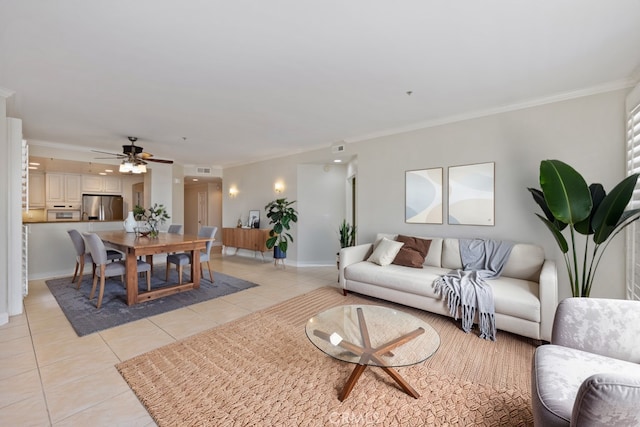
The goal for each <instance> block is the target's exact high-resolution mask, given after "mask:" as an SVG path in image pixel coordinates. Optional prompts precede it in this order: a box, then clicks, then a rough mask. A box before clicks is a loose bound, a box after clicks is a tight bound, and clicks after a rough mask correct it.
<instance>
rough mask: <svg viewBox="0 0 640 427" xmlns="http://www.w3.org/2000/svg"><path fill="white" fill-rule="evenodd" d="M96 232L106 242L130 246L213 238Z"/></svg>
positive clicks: (168, 234)
mask: <svg viewBox="0 0 640 427" xmlns="http://www.w3.org/2000/svg"><path fill="white" fill-rule="evenodd" d="M96 234H97V235H98V236H100V238H101V239H102V240H103V241H104V242H108V243H111V244H114V245H119V246H126V247H130V248H141V247H162V246H167V245H169V246H172V245H176V244H181V243H189V242H207V241H209V240H211V239H209V238H206V237H199V236H197V235H194V234H175V233H159V234H158V237H149V236H137V235H136V233H127V232H126V231H124V230H118V231H98V232H96Z"/></svg>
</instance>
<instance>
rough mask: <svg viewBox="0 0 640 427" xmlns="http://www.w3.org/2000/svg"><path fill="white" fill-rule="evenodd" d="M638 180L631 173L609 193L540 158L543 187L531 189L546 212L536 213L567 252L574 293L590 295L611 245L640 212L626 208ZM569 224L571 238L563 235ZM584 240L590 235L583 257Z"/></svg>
mask: <svg viewBox="0 0 640 427" xmlns="http://www.w3.org/2000/svg"><path fill="white" fill-rule="evenodd" d="M637 180H638V174H633V175H630V176H628V177H626V178H625V179H623V180H622V181H620V182H619V183H618V184H617V185H616V186H615V187H614V188H613V189H612V190H611V191H610V192H609V193H608V194H607V193H606V191H605V190H604V187H603V186H602V184H591V185H589V186H588V185H587V183H586V181H585V180H584V178H583V177H582V175H580V173H578V172H577V171H576V170H575V169H574V168H572V167H571V166H569V165H568V164H566V163H563V162H561V161H560V160H544V161H542V162H541V163H540V187H541V190H539V189H535V188H528V190H529V191H530V192H531V194H532V196H533V199H534V200H535V202H536V203H537V204H538V205H539V206H540V208H541V209H542V212H543V213H544V216H543V215H540V214H536V215H537V216H538V218H540V220H542V222H544V224H545V225H546V226H547V228H548V229H549V230H550V231H551V234H552V235H553V237H554V238H555V240H556V243H557V244H558V247H559V248H560V250H561V251H562V253H563V256H564V261H565V265H566V267H567V273H568V274H569V282H570V285H571V292H572V294H573V296H574V297H588V296H589V294H590V293H591V287H592V286H593V281H594V278H595V274H596V270H597V268H598V265H599V263H600V260H601V259H602V255H603V254H604V252H605V249H606V248H607V247H608V245H609V243H610V242H611V240H612V239H613V238H614V237H615V236H616V235H617V234H618V233H620V232H621V231H622V230H623V229H624V228H625V227H626V226H628V225H629V224H631V223H632V222H634V221H635V220H637V219H638V218H639V217H640V209H630V210H626V207H627V205H628V204H629V201H630V200H631V196H632V195H633V190H634V188H635V186H636V182H637ZM565 229H568V231H569V241H567V239H566V237H565V235H564V234H563V230H565ZM579 236H583V239H582V238H580V237H579ZM590 237H591V239H590ZM580 240H584V243H583V245H584V249H583V251H584V254H583V258H582V260H579V259H578V254H579V252H580V251H579V250H578V248H577V244H578V243H579V242H580ZM590 240H592V241H593V245H592V244H591V243H590Z"/></svg>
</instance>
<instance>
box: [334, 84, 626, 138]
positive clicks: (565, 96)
mask: <svg viewBox="0 0 640 427" xmlns="http://www.w3.org/2000/svg"><path fill="white" fill-rule="evenodd" d="M636 84H637V80H636V79H634V78H627V79H622V80H616V81H613V82H608V83H604V84H602V85H597V86H592V87H589V88H585V89H580V90H576V91H570V92H562V93H558V94H556V95H551V96H547V97H542V98H534V99H530V100H528V101H523V102H519V103H516V104H509V105H503V106H500V107H495V108H488V109H486V110H478V111H470V112H467V113H463V114H458V115H455V116H449V117H443V118H440V119H434V120H427V121H424V122H417V123H414V124H411V125H407V126H403V127H399V128H391V129H386V130H381V131H378V132H372V133H369V134H365V135H360V136H355V137H351V138H344V141H345V142H360V141H366V140H370V139H375V138H381V137H385V136H391V135H396V134H400V133H406V132H412V131H416V130H421V129H427V128H431V127H436V126H442V125H446V124H451V123H456V122H461V121H465V120H471V119H477V118H481V117H487V116H493V115H495V114H501V113H508V112H511V111H517V110H523V109H525V108H531V107H538V106H541V105H545V104H553V103H556V102H562V101H567V100H570V99H576V98H582V97H585V96H591V95H597V94H600V93H606V92H613V91H616V90H620V89H626V88H631V87H633V86H635V85H636Z"/></svg>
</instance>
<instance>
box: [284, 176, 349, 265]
mask: <svg viewBox="0 0 640 427" xmlns="http://www.w3.org/2000/svg"><path fill="white" fill-rule="evenodd" d="M346 179H347V167H346V166H342V165H335V166H334V165H313V164H303V165H299V166H298V214H299V220H298V225H299V226H298V239H297V241H296V242H295V243H296V244H297V246H298V262H297V265H298V266H303V265H335V262H336V253H337V252H338V251H339V250H340V243H339V236H338V226H339V225H340V222H342V220H343V219H344V218H345V210H346V208H345V197H344V192H345V190H344V188H345V182H346Z"/></svg>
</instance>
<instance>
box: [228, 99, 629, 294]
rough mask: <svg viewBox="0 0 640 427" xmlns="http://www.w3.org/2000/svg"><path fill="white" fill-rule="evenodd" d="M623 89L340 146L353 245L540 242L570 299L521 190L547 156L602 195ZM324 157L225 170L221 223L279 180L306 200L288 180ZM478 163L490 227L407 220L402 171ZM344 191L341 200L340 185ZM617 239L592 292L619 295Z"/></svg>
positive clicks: (555, 254) (615, 150) (620, 135)
mask: <svg viewBox="0 0 640 427" xmlns="http://www.w3.org/2000/svg"><path fill="white" fill-rule="evenodd" d="M627 92H628V90H618V91H614V92H608V93H602V94H597V95H592V96H586V97H582V98H577V99H572V100H567V101H562V102H555V103H552V104H546V105H542V106H537V107H530V108H525V109H520V110H516V111H511V112H506V113H500V114H494V115H490V116H486V117H481V118H476V119H472V120H465V121H460V122H455V123H451V124H446V125H441V126H435V127H431V128H426V129H422V130H418V131H413V132H407V133H402V134H396V135H391V136H385V137H381V138H376V139H371V140H367V141H362V142H357V143H349V144H347V150H348V152H349V153H350V154H353V155H355V156H356V157H357V175H356V176H357V194H356V199H357V201H356V217H357V225H358V241H359V242H367V241H372V240H373V238H374V236H375V234H376V233H378V232H389V233H396V232H400V233H405V234H412V235H419V236H452V237H484V238H495V239H505V240H513V241H522V242H531V243H536V244H539V245H541V246H542V247H543V248H544V250H545V253H546V255H547V257H548V258H552V259H555V260H556V262H557V265H558V278H559V282H560V283H559V286H560V290H559V297H560V298H564V297H567V296H569V295H570V288H569V285H568V280H567V277H566V271H565V267H564V261H563V259H562V257H561V254H560V252H559V250H558V249H557V248H556V244H555V241H554V240H553V238H552V237H551V235H550V234H549V232H548V230H547V229H546V227H545V226H544V225H543V224H542V222H540V220H539V219H538V218H537V217H536V216H535V214H534V213H535V212H538V207H537V205H536V204H535V203H534V202H533V200H532V198H531V196H530V194H529V192H528V191H527V187H536V188H538V187H539V183H538V173H539V170H538V168H539V165H540V161H541V160H545V159H559V160H563V161H565V162H567V163H569V164H571V165H572V166H573V167H575V168H576V169H577V170H578V171H580V172H581V173H582V174H583V175H584V177H585V179H586V180H587V182H589V183H592V182H600V183H602V184H603V185H604V187H605V189H606V190H607V191H609V190H611V188H612V187H613V186H614V185H615V184H617V183H618V182H619V181H620V180H621V179H622V178H624V175H625V167H624V164H625V149H624V146H625V142H624V141H625V113H624V99H625V95H626V93H627ZM323 153H324V151H322V150H318V151H315V152H309V153H306V154H303V155H301V154H297V155H292V156H288V157H283V158H280V159H272V160H268V161H264V162H259V163H255V164H251V165H246V166H241V167H235V168H229V169H225V171H224V177H225V179H224V181H225V187H224V198H225V199H224V211H223V223H224V225H225V226H226V227H234V226H235V225H236V221H237V219H238V215H243V217H246V215H247V213H248V211H249V209H255V208H256V206H258V207H261V206H264V205H265V204H266V202H268V201H269V200H271V199H273V198H274V197H273V196H274V194H273V184H274V182H275V181H276V180H277V179H283V180H284V181H285V184H286V186H287V188H286V190H285V193H284V196H288V197H289V198H290V199H294V198H295V197H296V194H297V196H298V198H299V199H300V200H305V201H306V200H307V199H308V198H311V197H313V193H312V194H307V193H306V192H305V194H304V195H302V192H303V189H302V188H301V187H300V186H301V184H302V183H305V185H306V183H307V182H306V180H305V179H304V177H301V178H299V179H300V180H301V182H295V181H296V179H297V178H296V176H295V171H296V170H297V168H298V166H299V165H301V164H304V163H312V162H313V159H314V158H316V159H317V158H319V157H321V156H322V155H324V154H323ZM482 162H495V174H496V183H495V212H496V214H495V226H492V227H482V226H464V225H448V224H446V223H445V224H442V225H423V224H406V223H405V222H404V175H405V171H407V170H411V169H423V168H434V167H443V168H444V174H445V182H447V179H446V177H447V168H448V167H450V166H457V165H464V164H472V163H482ZM231 186H235V187H237V188H238V190H239V193H238V196H237V198H236V199H229V196H228V191H229V187H231ZM296 186H297V188H295V187H296ZM292 187H293V188H292ZM343 188H344V187H343ZM444 193H445V200H444V204H445V212H444V218H447V212H446V205H447V200H446V190H445V192H444ZM341 194H342V196H341V197H342V199H341V200H344V199H345V195H344V190H343V192H342V193H341ZM300 208H301V206H298V209H300ZM302 208H303V209H304V206H303V207H302ZM263 212H264V211H263ZM445 221H446V219H445ZM263 224H264V223H263ZM302 226H303V223H302V220H301V222H300V223H299V227H298V230H297V234H298V235H304V234H306V233H307V231H306V230H305V231H304V232H303V231H302ZM294 237H297V236H294ZM335 238H336V237H335V236H334V235H330V234H329V233H326V236H320V235H317V236H315V240H316V242H317V241H318V239H324V240H326V241H325V242H323V243H325V244H327V245H330V244H331V243H330V241H333V240H335ZM299 240H300V239H298V241H299ZM623 240H624V239H622V238H621V237H620V236H618V237H617V238H616V240H615V241H614V242H613V243H612V244H611V245H610V246H609V248H608V249H607V253H606V254H605V256H604V258H603V260H602V262H601V264H600V267H599V270H598V274H597V276H596V282H595V284H594V288H593V289H592V296H594V297H598V296H606V297H612V298H623V297H624V287H625V285H624V281H625V277H624V269H625V268H624V267H625V266H624V242H623ZM301 246H302V248H303V249H304V245H302V244H301ZM294 256H296V257H300V260H301V261H302V260H303V259H304V262H307V261H309V260H310V258H309V259H307V258H305V256H306V255H297V254H295V255H294ZM289 257H291V255H290V254H289Z"/></svg>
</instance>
